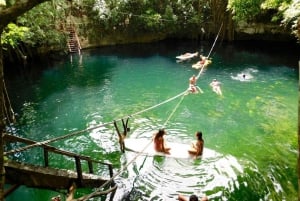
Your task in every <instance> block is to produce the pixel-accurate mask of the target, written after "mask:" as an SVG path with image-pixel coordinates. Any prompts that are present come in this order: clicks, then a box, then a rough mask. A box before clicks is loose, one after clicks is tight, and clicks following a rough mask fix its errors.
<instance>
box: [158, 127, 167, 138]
mask: <svg viewBox="0 0 300 201" xmlns="http://www.w3.org/2000/svg"><path fill="white" fill-rule="evenodd" d="M164 134H166V131H165V129H163V128H162V129H159V130H158V133H157V135H158V136H163V135H164Z"/></svg>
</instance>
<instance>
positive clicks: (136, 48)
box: [6, 41, 299, 201]
mask: <svg viewBox="0 0 300 201" xmlns="http://www.w3.org/2000/svg"><path fill="white" fill-rule="evenodd" d="M211 47H212V44H211V43H200V44H197V43H195V41H188V42H182V41H176V42H174V41H172V42H170V41H167V42H159V43H153V44H134V45H123V46H113V47H103V48H98V49H90V50H84V51H83V52H82V55H81V56H79V55H77V54H74V55H72V56H70V55H68V56H66V57H65V58H60V59H57V60H56V61H55V62H51V65H49V64H47V63H39V66H38V67H33V66H32V67H29V66H27V67H26V68H25V69H23V71H22V73H14V74H13V75H12V74H9V75H6V76H7V77H6V78H7V81H6V82H7V83H6V84H7V89H8V93H9V95H10V98H11V102H12V104H13V107H14V109H15V112H16V113H18V116H17V118H18V123H17V124H16V125H14V133H15V134H16V135H18V136H22V137H26V138H30V139H33V140H37V141H44V140H47V139H52V138H54V137H58V136H62V135H66V134H68V133H70V132H74V131H80V130H84V129H86V128H89V127H92V126H96V125H100V124H103V123H106V122H112V121H113V120H116V119H120V118H124V117H128V116H130V115H131V114H135V113H137V112H139V111H142V110H144V109H146V108H149V107H151V106H154V105H157V104H159V103H161V102H163V101H165V100H167V99H169V98H171V97H174V96H176V95H177V94H180V93H182V92H183V91H185V90H186V89H187V87H188V79H189V77H190V76H192V75H193V74H197V73H198V72H199V71H198V70H196V69H193V68H192V64H193V63H196V62H197V60H196V59H192V60H190V61H186V62H180V63H178V62H176V59H175V57H176V56H177V55H180V54H183V53H185V52H195V51H199V52H200V53H201V54H203V55H207V54H208V52H209V51H210V49H211ZM298 53H299V48H294V49H293V48H292V47H290V46H289V45H281V46H279V45H278V44H261V43H260V44H256V45H254V44H249V43H242V44H241V43H240V44H238V45H233V44H225V43H221V42H217V44H216V46H215V47H214V49H213V52H212V54H211V58H212V63H211V64H210V65H209V66H208V67H207V68H206V70H205V71H203V73H202V74H201V76H200V78H199V80H198V82H197V84H198V86H199V87H201V89H202V90H203V92H204V93H202V94H189V95H187V96H185V97H184V99H183V100H182V102H181V103H180V104H179V105H178V107H177V109H176V110H174V108H175V107H176V105H177V104H178V103H179V101H180V99H175V100H173V101H170V102H168V103H166V104H162V105H161V106H159V107H156V108H154V109H151V110H148V111H146V112H143V113H140V114H138V115H135V116H133V117H132V118H130V120H129V127H130V132H129V134H128V136H127V137H128V138H146V139H151V137H152V135H153V133H154V132H156V131H157V130H158V129H159V128H161V127H164V128H165V129H166V130H167V132H168V134H167V136H166V140H167V141H169V142H178V143H186V144H190V143H191V142H192V141H194V133H195V132H196V131H198V130H201V131H202V132H203V137H204V140H205V148H207V149H209V150H211V151H213V153H214V154H213V156H210V157H203V159H197V160H193V159H176V158H170V157H161V156H154V157H152V156H145V155H141V156H139V157H137V158H136V160H135V161H134V162H133V163H131V164H129V165H128V166H127V164H128V162H130V160H132V159H133V158H134V157H135V156H136V154H137V153H134V152H130V151H126V152H125V153H121V152H120V147H119V143H118V136H117V134H116V131H115V128H114V127H113V125H112V124H109V125H106V126H103V127H100V128H97V129H94V130H92V131H89V132H83V133H81V134H80V135H76V136H73V137H71V138H67V139H64V140H60V141H57V142H54V143H51V145H52V146H55V147H57V148H60V149H64V150H67V151H71V152H75V153H79V154H82V155H87V156H91V157H92V158H94V159H97V160H101V161H108V162H110V163H112V164H113V167H114V171H115V173H117V172H119V171H121V170H122V173H121V174H120V175H119V176H118V177H117V178H116V180H115V181H116V183H117V185H118V190H117V193H116V195H115V200H122V199H123V200H124V195H125V194H126V195H127V200H151V201H154V200H167V201H168V200H176V198H177V195H178V194H179V193H181V194H184V195H187V196H188V195H190V194H197V195H198V196H199V197H201V196H202V195H204V194H206V195H207V196H208V197H209V199H210V200H222V201H223V200H239V201H240V200H243V201H247V200H249V201H253V200H257V201H258V200H273V201H274V200H278V201H279V200H280V201H282V200H289V201H291V200H297V189H298V183H297V178H298V177H297V150H298V144H297V119H298V118H297V117H298V115H297V105H298V67H297V66H298V59H299V58H298V56H299V55H298ZM37 68H38V69H40V70H37ZM29 69H30V70H29ZM33 69H34V70H33ZM242 74H246V75H247V78H248V79H246V80H242V79H241V77H240V76H241V75H242ZM214 78H216V79H218V80H219V81H220V82H221V83H222V86H221V87H222V92H223V96H218V95H216V94H215V93H213V92H212V90H211V88H210V86H209V83H210V82H211V80H212V79H214ZM172 112H174V114H172V116H171V118H170V119H169V120H168V122H167V124H166V125H165V122H166V121H167V119H168V117H170V114H171V113H172ZM204 156H205V152H204ZM14 157H15V158H17V159H18V160H20V161H24V162H36V163H39V162H40V161H41V160H42V153H40V152H39V151H38V150H31V151H25V152H24V153H23V152H22V153H18V154H16V155H15V156H14ZM52 160H53V161H54V162H53V163H56V165H57V166H59V167H64V166H66V167H68V165H69V163H67V161H64V160H60V159H55V158H52ZM88 192H90V191H89V190H87V189H85V190H81V191H79V192H78V193H77V195H76V196H80V195H81V194H82V193H88ZM58 194H59V193H58V192H53V191H48V190H38V189H32V188H26V187H24V186H23V187H20V188H19V189H18V190H16V191H15V192H14V193H13V194H11V195H10V196H8V197H7V199H6V200H7V201H13V200H20V197H22V200H24V201H26V200H30V201H33V200H38V201H41V200H50V199H51V197H53V196H55V195H58ZM62 196H64V195H62ZM101 199H102V200H105V198H94V200H101Z"/></svg>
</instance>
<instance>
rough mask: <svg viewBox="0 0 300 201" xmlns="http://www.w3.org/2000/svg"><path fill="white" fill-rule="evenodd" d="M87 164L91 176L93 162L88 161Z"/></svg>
mask: <svg viewBox="0 0 300 201" xmlns="http://www.w3.org/2000/svg"><path fill="white" fill-rule="evenodd" d="M87 162H88V165H89V172H90V173H91V174H93V173H94V169H93V162H92V161H91V160H88V161H87Z"/></svg>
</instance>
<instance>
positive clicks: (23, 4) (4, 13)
mask: <svg viewBox="0 0 300 201" xmlns="http://www.w3.org/2000/svg"><path fill="white" fill-rule="evenodd" d="M45 1H49V0H17V1H16V3H15V4H14V5H13V6H11V7H8V8H5V9H3V10H0V19H1V21H0V30H3V29H4V28H5V27H6V26H7V24H8V23H10V22H12V21H14V20H16V19H17V17H19V16H21V15H23V14H24V13H25V12H27V11H29V10H30V9H32V8H33V7H35V6H37V5H38V4H41V3H43V2H45Z"/></svg>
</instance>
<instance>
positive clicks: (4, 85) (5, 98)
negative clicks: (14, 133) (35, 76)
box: [3, 79, 16, 123]
mask: <svg viewBox="0 0 300 201" xmlns="http://www.w3.org/2000/svg"><path fill="white" fill-rule="evenodd" d="M3 88H4V94H5V97H4V96H3V100H4V102H5V100H7V103H8V107H9V112H8V111H7V107H6V104H5V103H4V109H5V110H6V113H7V119H8V121H9V122H10V120H12V122H13V123H15V122H16V118H15V113H14V111H13V109H12V106H11V103H10V99H9V96H8V93H7V89H6V84H5V81H4V79H3Z"/></svg>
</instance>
